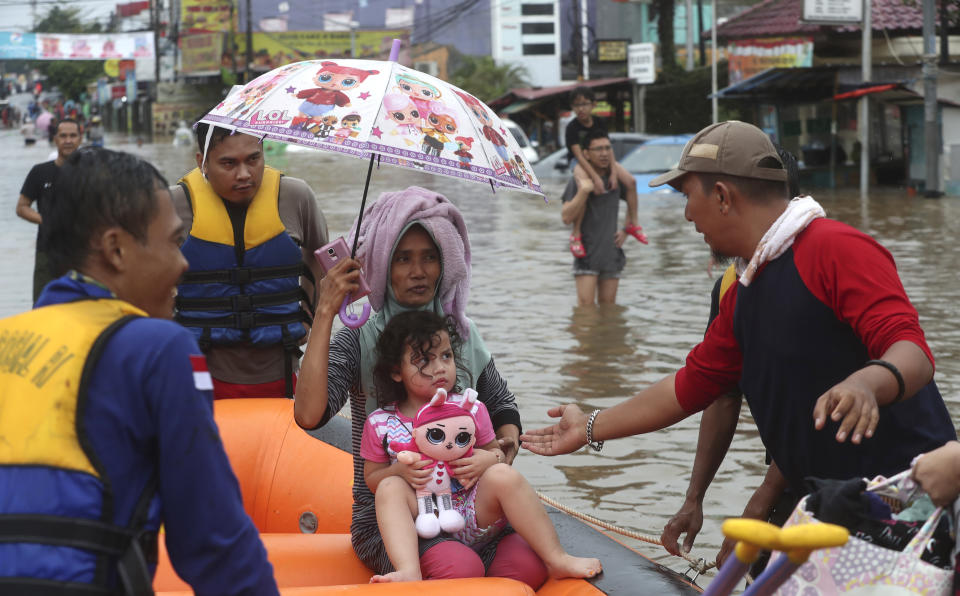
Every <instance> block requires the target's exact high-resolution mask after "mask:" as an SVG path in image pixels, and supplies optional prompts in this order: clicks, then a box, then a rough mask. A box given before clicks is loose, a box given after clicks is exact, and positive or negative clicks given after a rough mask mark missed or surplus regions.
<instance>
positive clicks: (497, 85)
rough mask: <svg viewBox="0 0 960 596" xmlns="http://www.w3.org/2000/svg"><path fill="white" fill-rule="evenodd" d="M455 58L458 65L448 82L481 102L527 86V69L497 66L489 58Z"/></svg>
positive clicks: (462, 56)
mask: <svg viewBox="0 0 960 596" xmlns="http://www.w3.org/2000/svg"><path fill="white" fill-rule="evenodd" d="M457 58H458V60H457V62H459V65H458V66H457V68H456V69H455V70H454V71H453V72H452V74H451V75H450V81H449V82H450V83H452V84H454V85H456V86H457V87H460V88H461V89H463V90H464V91H468V92H469V93H472V94H473V95H475V96H476V97H477V99H479V100H481V101H490V100H493V99H496V98H498V97H500V96H502V95H504V94H505V93H506V92H507V91H509V90H510V89H512V88H516V87H528V86H529V83H528V82H527V76H528V74H527V69H525V68H524V67H522V66H513V65H509V64H505V65H503V66H497V65H496V63H495V62H494V61H493V58H491V57H490V56H465V55H460V56H458V57H457Z"/></svg>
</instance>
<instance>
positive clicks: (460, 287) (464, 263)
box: [347, 186, 470, 338]
mask: <svg viewBox="0 0 960 596" xmlns="http://www.w3.org/2000/svg"><path fill="white" fill-rule="evenodd" d="M413 222H417V223H419V224H420V225H422V226H423V227H424V228H425V229H426V230H427V232H429V234H430V235H431V236H432V237H433V240H434V242H436V243H437V246H438V247H439V248H440V254H441V257H442V262H443V272H442V275H441V278H440V288H439V289H438V292H439V298H440V305H441V306H442V307H443V311H444V313H445V314H448V315H451V316H453V317H454V319H455V320H456V321H457V328H458V330H459V332H460V333H461V335H463V336H464V338H466V337H469V334H470V325H469V323H468V321H467V317H466V314H465V313H464V310H465V309H466V306H467V298H468V297H469V296H470V240H469V237H468V236H467V226H466V224H465V223H464V221H463V215H461V213H460V210H459V209H457V207H456V205H454V204H453V203H451V202H450V201H449V200H448V199H447V198H446V197H445V196H443V195H441V194H439V193H437V192H434V191H431V190H427V189H425V188H421V187H419V186H411V187H409V188H407V189H404V190H400V191H393V192H385V193H383V194H381V195H380V197H379V198H378V199H377V200H376V202H374V203H373V204H372V205H370V206H369V207H367V209H366V211H365V212H364V214H363V223H362V224H361V226H360V240H359V244H358V246H357V258H358V259H360V261H361V262H363V268H364V276H365V277H366V279H367V282H368V283H369V284H370V289H371V292H370V295H369V296H368V297H367V299H368V300H369V301H370V306H371V307H372V308H373V309H374V310H376V311H380V310H381V309H382V308H383V305H384V301H385V300H386V297H387V288H388V285H389V283H390V281H389V279H390V262H391V260H392V257H393V251H394V249H395V248H396V246H397V242H399V241H400V233H401V232H402V231H403V230H404V229H405V228H406V227H407V226H408V225H409V224H411V223H413ZM356 233H357V222H356V220H354V222H353V226H352V227H351V228H350V233H349V235H348V236H347V244H352V243H353V239H354V236H355V235H356Z"/></svg>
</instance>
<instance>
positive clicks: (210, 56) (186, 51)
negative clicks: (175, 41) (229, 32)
mask: <svg viewBox="0 0 960 596" xmlns="http://www.w3.org/2000/svg"><path fill="white" fill-rule="evenodd" d="M222 54H223V34H221V33H200V34H198V35H185V36H184V37H182V38H180V72H182V73H184V74H201V73H202V74H210V73H217V72H220V58H221V56H222Z"/></svg>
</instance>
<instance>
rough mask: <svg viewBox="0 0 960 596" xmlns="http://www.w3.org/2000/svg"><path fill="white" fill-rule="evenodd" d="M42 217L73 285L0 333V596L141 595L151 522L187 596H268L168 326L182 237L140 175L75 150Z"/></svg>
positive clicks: (173, 329)
mask: <svg viewBox="0 0 960 596" xmlns="http://www.w3.org/2000/svg"><path fill="white" fill-rule="evenodd" d="M55 188H56V191H55V192H56V195H55V197H56V200H55V201H54V202H53V204H52V205H51V208H50V209H49V210H47V211H46V212H45V213H44V225H46V226H49V230H50V237H49V244H48V250H49V253H48V254H49V256H50V259H51V261H52V262H53V264H54V265H55V266H57V267H60V268H61V270H64V271H68V273H66V274H65V275H64V276H62V277H60V278H58V279H55V280H54V281H52V282H50V284H48V285H47V287H46V288H45V290H44V292H43V294H41V296H40V299H39V301H38V302H37V306H36V308H35V309H34V310H32V311H28V312H25V313H22V314H19V315H15V316H12V317H9V318H6V319H2V320H0V360H2V364H0V411H2V412H3V415H2V416H0V436H2V437H3V440H0V495H3V498H2V499H0V593H2V594H24V595H36V594H64V595H72V594H77V595H79V594H85V595H87V594H89V595H93V594H104V595H106V594H126V595H141V594H152V593H153V591H152V587H151V584H152V578H153V573H154V571H155V569H156V561H157V539H158V531H159V529H160V526H161V524H163V526H164V532H163V534H164V539H165V540H166V546H167V552H168V553H169V554H170V558H171V562H172V563H173V565H174V567H175V568H176V570H177V573H178V574H179V575H180V577H182V578H183V579H184V580H185V581H187V582H188V583H189V584H190V585H191V586H192V587H193V588H194V590H196V592H197V593H204V594H212V593H215V594H250V595H259V594H277V593H278V592H277V587H276V583H275V581H274V579H273V568H272V566H271V565H270V563H269V561H268V560H267V556H266V551H265V549H264V547H263V544H262V543H261V541H260V538H259V536H258V534H257V530H256V528H255V527H254V525H253V522H252V521H251V520H250V518H249V516H248V515H247V514H246V513H245V512H244V509H243V502H242V500H241V496H240V487H239V485H238V483H237V479H236V477H235V476H234V475H233V471H232V470H231V468H230V463H229V461H228V460H227V456H226V453H225V452H224V449H223V445H222V444H221V442H220V436H219V433H218V431H217V427H216V424H215V423H214V420H213V408H212V395H211V392H210V389H211V384H210V379H209V375H205V374H204V373H203V372H200V371H203V370H205V366H206V364H205V361H204V357H203V355H202V354H201V353H200V349H199V347H198V346H197V343H196V341H195V340H194V338H193V336H192V335H191V334H190V333H189V332H188V331H186V330H184V329H183V327H181V326H179V325H177V324H175V323H173V322H171V321H169V320H164V319H169V318H170V317H171V316H172V314H173V299H174V291H175V289H176V284H177V281H178V280H179V279H180V277H181V275H183V273H184V272H185V271H186V269H187V263H186V260H185V259H184V258H183V255H182V254H181V253H180V249H179V244H180V241H181V240H182V238H183V225H182V222H181V221H180V218H179V217H177V215H176V213H175V211H174V209H173V204H172V202H171V200H170V194H169V193H168V192H167V190H166V182H165V181H164V180H163V178H162V177H161V176H160V174H159V173H158V172H157V170H156V169H155V168H154V167H153V166H151V165H150V164H148V163H147V162H145V161H143V160H141V159H139V158H137V157H135V156H133V155H129V154H125V153H118V152H114V151H109V150H105V149H100V148H87V149H79V150H77V151H76V152H75V153H74V155H72V156H71V157H70V158H69V159H68V160H67V161H66V162H65V163H64V165H63V166H61V172H60V175H59V178H58V179H57V185H56V186H55Z"/></svg>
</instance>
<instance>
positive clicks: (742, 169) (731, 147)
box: [650, 120, 787, 186]
mask: <svg viewBox="0 0 960 596" xmlns="http://www.w3.org/2000/svg"><path fill="white" fill-rule="evenodd" d="M689 172H702V173H711V174H728V175H730V176H740V177H743V178H759V179H761V180H774V181H780V182H786V180H787V171H786V170H785V169H784V167H783V161H781V160H780V156H779V155H777V149H776V147H774V146H773V142H772V141H771V140H770V137H768V136H767V133H765V132H763V131H762V130H760V129H759V128H757V127H756V126H754V125H752V124H747V123H746V122H740V121H739V120H728V121H726V122H718V123H716V124H711V125H710V126H708V127H706V128H704V129H703V130H701V131H700V132H698V133H697V134H696V135H695V136H694V137H693V138H692V139H690V140H689V141H687V145H686V146H685V147H684V148H683V153H681V154H680V162H679V163H678V164H677V167H675V168H674V169H672V170H670V171H669V172H667V173H665V174H661V175H659V176H657V177H656V178H654V179H653V180H651V181H650V186H660V185H661V184H670V185H674V186H675V184H674V183H675V182H677V181H678V180H679V179H680V177H681V176H683V175H684V174H687V173H689Z"/></svg>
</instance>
